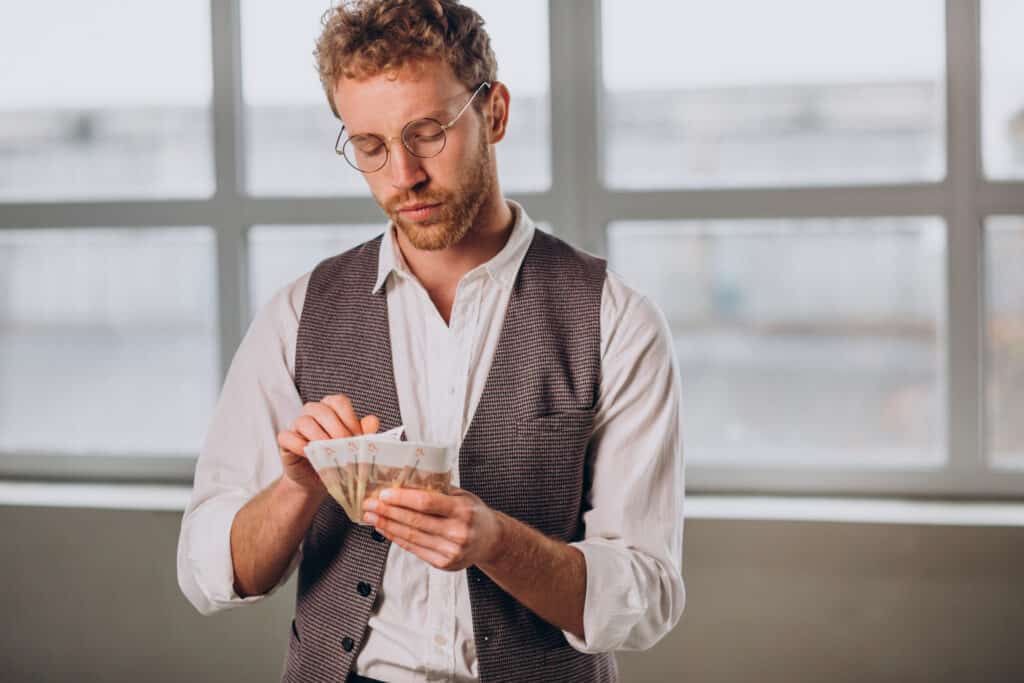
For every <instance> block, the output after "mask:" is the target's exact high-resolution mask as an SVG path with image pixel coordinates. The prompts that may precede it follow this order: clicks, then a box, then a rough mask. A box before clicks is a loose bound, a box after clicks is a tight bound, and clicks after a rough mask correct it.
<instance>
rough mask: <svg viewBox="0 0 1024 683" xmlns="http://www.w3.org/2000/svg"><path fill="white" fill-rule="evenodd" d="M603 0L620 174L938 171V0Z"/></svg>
mask: <svg viewBox="0 0 1024 683" xmlns="http://www.w3.org/2000/svg"><path fill="white" fill-rule="evenodd" d="M602 7H603V15H604V16H603V20H604V22H603V23H604V30H603V46H604V60H603V63H604V86H605V102H604V112H603V115H604V120H605V133H606V135H605V137H606V139H607V140H608V143H607V147H606V149H605V150H604V161H605V179H606V181H607V182H608V184H609V185H611V186H614V187H617V188H659V187H710V186H782V185H829V184H851V183H878V182H904V181H923V180H937V179H940V178H941V177H942V176H943V174H944V168H945V143H944V140H943V138H944V126H945V103H944V79H945V59H944V47H943V35H944V26H943V23H944V9H943V2H942V1H941V0H901V2H888V0H861V1H860V2H843V3H838V2H817V1H816V0H778V1H777V2H770V3H768V2H755V1H753V0H746V1H744V0H724V1H719V2H702V1H700V0H686V1H682V0H681V1H679V2H672V3H668V2H659V1H658V0H604V2H603V3H602ZM667 46H671V49H670V50H669V51H668V52H666V49H668V48H667ZM666 55H670V56H666Z"/></svg>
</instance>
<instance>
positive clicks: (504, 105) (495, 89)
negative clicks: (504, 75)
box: [484, 81, 510, 145]
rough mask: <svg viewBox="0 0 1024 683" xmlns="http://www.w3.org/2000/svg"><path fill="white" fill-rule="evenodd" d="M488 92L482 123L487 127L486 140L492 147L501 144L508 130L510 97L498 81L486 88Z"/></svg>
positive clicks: (503, 85)
mask: <svg viewBox="0 0 1024 683" xmlns="http://www.w3.org/2000/svg"><path fill="white" fill-rule="evenodd" d="M488 90H490V92H489V93H488V95H489V97H488V98H487V105H486V106H485V107H484V112H485V113H486V117H485V119H484V123H485V124H486V125H487V126H488V129H489V130H488V136H487V137H488V140H489V142H490V143H491V144H492V145H493V144H495V143H498V142H501V141H502V139H504V137H505V132H506V131H507V130H508V111H509V101H510V96H509V92H508V88H507V87H505V84H504V83H502V82H500V81H494V82H493V83H491V87H490V88H488Z"/></svg>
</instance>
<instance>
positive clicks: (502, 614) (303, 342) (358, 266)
mask: <svg viewBox="0 0 1024 683" xmlns="http://www.w3.org/2000/svg"><path fill="white" fill-rule="evenodd" d="M381 241H382V240H381V238H380V237H378V238H376V239H374V240H371V241H370V242H367V243H365V244H363V245H361V246H359V247H356V248H355V249H353V250H351V251H348V252H346V253H343V254H340V255H337V256H334V257H331V258H328V259H326V260H324V261H322V262H321V263H320V264H319V265H318V266H317V267H316V268H315V269H314V270H313V273H312V276H311V278H310V281H309V289H308V292H307V294H306V301H305V304H304V307H303V310H302V316H301V319H300V321H299V330H298V340H297V346H296V352H295V384H296V387H297V388H298V391H299V395H300V397H301V398H302V401H303V402H307V401H319V400H320V399H321V398H323V397H324V396H327V395H330V394H337V393H342V394H345V395H346V396H348V397H349V398H350V399H351V400H352V402H353V404H354V406H355V409H356V412H357V414H359V415H364V414H367V413H372V414H375V415H377V416H378V417H380V422H381V429H390V428H392V427H395V426H397V425H399V424H401V423H402V418H401V415H400V414H399V407H398V395H397V393H396V390H395V380H394V369H393V366H392V360H391V339H390V334H389V327H388V310H387V297H386V294H385V293H384V290H383V289H382V290H381V291H380V293H378V294H373V293H372V289H373V285H374V282H375V280H376V278H377V256H378V253H379V249H380V245H381ZM604 278H605V263H604V261H603V260H601V259H598V258H596V257H593V256H590V255H587V254H583V253H581V252H578V251H576V250H575V249H573V248H572V247H570V246H569V245H568V244H566V243H565V242H562V241H561V240H559V239H557V238H555V237H552V236H550V235H548V234H546V233H544V232H542V231H540V230H537V231H536V232H535V236H534V239H533V242H532V244H531V245H530V247H529V250H528V252H527V254H526V258H525V259H524V261H523V265H522V267H521V269H520V271H519V275H518V277H517V279H516V282H515V285H514V287H513V291H512V294H511V299H510V300H509V305H508V310H507V312H506V315H505V321H504V324H503V327H502V331H501V334H500V336H499V339H498V345H497V348H496V350H495V355H494V360H493V362H492V366H491V369H490V372H489V374H488V376H487V380H486V383H485V385H484V391H483V394H482V396H481V398H480V402H479V405H478V407H477V410H476V413H475V414H474V416H473V419H472V422H471V423H470V428H469V430H468V432H467V434H466V438H465V439H464V441H463V444H462V448H461V450H460V452H459V476H460V485H461V486H462V487H463V488H465V489H467V490H469V491H472V492H473V493H475V494H476V495H477V496H479V497H480V498H481V499H482V500H483V501H484V502H485V503H486V504H487V505H489V506H491V507H492V508H495V509H497V510H501V511H502V512H505V513H507V514H509V515H511V516H513V517H515V518H517V519H519V520H521V521H523V522H526V523H527V524H530V525H531V526H533V527H535V528H537V529H539V530H540V531H542V532H543V533H545V534H547V535H549V536H551V537H553V538H558V539H561V540H563V541H573V540H578V539H580V538H582V537H583V533H584V529H583V523H582V519H581V517H582V514H583V512H584V504H585V500H584V497H585V493H586V490H587V488H588V486H589V468H588V466H587V458H586V455H587V444H588V442H589V440H590V435H591V432H592V428H593V417H594V406H595V404H596V401H597V392H598V386H599V381H600V370H601V363H600V309H601V291H602V288H603V285H604ZM388 546H389V542H388V541H387V540H386V539H385V538H384V537H383V536H381V535H380V534H378V533H376V532H374V531H373V530H372V528H370V527H363V526H359V525H356V524H352V523H350V522H349V521H348V518H347V517H346V516H345V513H344V512H343V511H342V510H341V508H340V507H339V506H338V504H337V503H335V502H334V500H333V499H328V500H327V502H325V503H324V504H323V505H322V506H321V508H320V510H319V511H318V512H317V514H316V516H315V518H314V519H313V523H312V525H311V526H310V529H309V531H308V532H307V533H306V538H305V546H304V552H303V559H302V564H301V566H300V567H299V585H298V596H297V602H296V614H295V620H294V622H293V623H292V636H291V640H290V642H289V646H288V655H287V659H286V663H285V670H284V676H283V679H282V680H284V681H290V682H291V681H294V682H299V681H302V682H304V683H307V682H312V681H324V682H327V681H330V682H331V683H339V682H341V681H344V680H345V677H346V676H347V675H348V673H349V671H350V670H351V669H352V666H353V663H354V661H355V659H356V655H357V654H358V652H359V649H360V647H362V645H363V642H364V641H365V638H366V634H367V623H368V621H369V618H370V614H371V611H372V609H373V605H374V601H375V600H376V599H377V596H378V587H379V586H380V585H381V579H382V577H383V574H384V566H385V560H386V558H387V554H388ZM466 572H467V584H468V586H469V595H470V604H471V609H472V614H473V632H474V638H475V642H476V650H477V656H478V660H479V669H480V679H481V680H482V681H486V682H488V683H489V682H491V681H494V682H498V681H509V682H513V681H515V682H517V683H518V682H521V681H616V680H617V678H618V673H617V668H616V664H615V659H614V657H613V656H612V655H610V654H600V655H586V654H583V653H580V652H578V651H576V650H575V649H573V648H572V647H571V646H570V645H569V644H568V643H567V642H566V640H565V637H564V636H563V635H562V632H561V631H560V630H558V629H557V628H556V627H554V626H552V625H551V624H549V623H547V622H545V621H544V620H542V619H540V618H539V617H537V616H536V615H535V614H534V613H533V612H531V611H530V610H528V609H526V608H525V607H523V606H522V605H521V604H520V603H519V602H517V601H516V600H515V599H513V598H512V597H511V596H510V595H509V594H508V593H506V592H504V591H503V590H502V589H501V588H499V587H498V586H497V585H496V584H495V583H494V582H493V581H491V580H490V579H489V578H488V577H487V575H485V574H484V573H483V572H481V571H480V570H478V569H477V568H476V567H470V568H469V569H467V570H466Z"/></svg>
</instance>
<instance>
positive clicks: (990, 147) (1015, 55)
mask: <svg viewBox="0 0 1024 683" xmlns="http://www.w3.org/2000/svg"><path fill="white" fill-rule="evenodd" d="M981 7H982V12H981V59H982V83H981V95H982V135H983V136H984V137H983V139H984V157H985V171H986V172H987V174H988V175H989V177H992V178H999V179H1013V178H1024V50H1022V49H1021V31H1022V30H1024V3H1022V2H1019V0H985V2H983V3H982V6H981Z"/></svg>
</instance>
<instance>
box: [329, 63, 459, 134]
mask: <svg viewBox="0 0 1024 683" xmlns="http://www.w3.org/2000/svg"><path fill="white" fill-rule="evenodd" d="M465 91H466V89H465V88H464V87H463V85H462V84H461V83H460V82H459V81H458V80H457V79H456V78H455V74H454V73H452V70H451V67H449V66H448V65H447V64H444V63H442V62H427V63H422V64H418V65H408V66H403V67H402V68H401V69H399V70H397V71H390V72H384V73H380V74H377V75H375V76H370V77H368V78H362V79H352V78H344V77H343V78H340V79H338V82H337V83H336V84H335V87H334V103H335V107H336V108H337V109H338V113H339V114H340V115H341V120H342V121H344V122H345V126H346V128H348V129H349V130H351V131H353V132H385V131H397V130H398V129H400V128H401V127H402V126H403V125H405V123H406V122H407V121H409V120H410V119H412V118H416V117H419V116H426V115H428V114H431V113H435V112H438V111H448V110H450V109H451V106H452V103H453V100H455V99H457V98H459V97H460V96H462V95H465Z"/></svg>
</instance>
